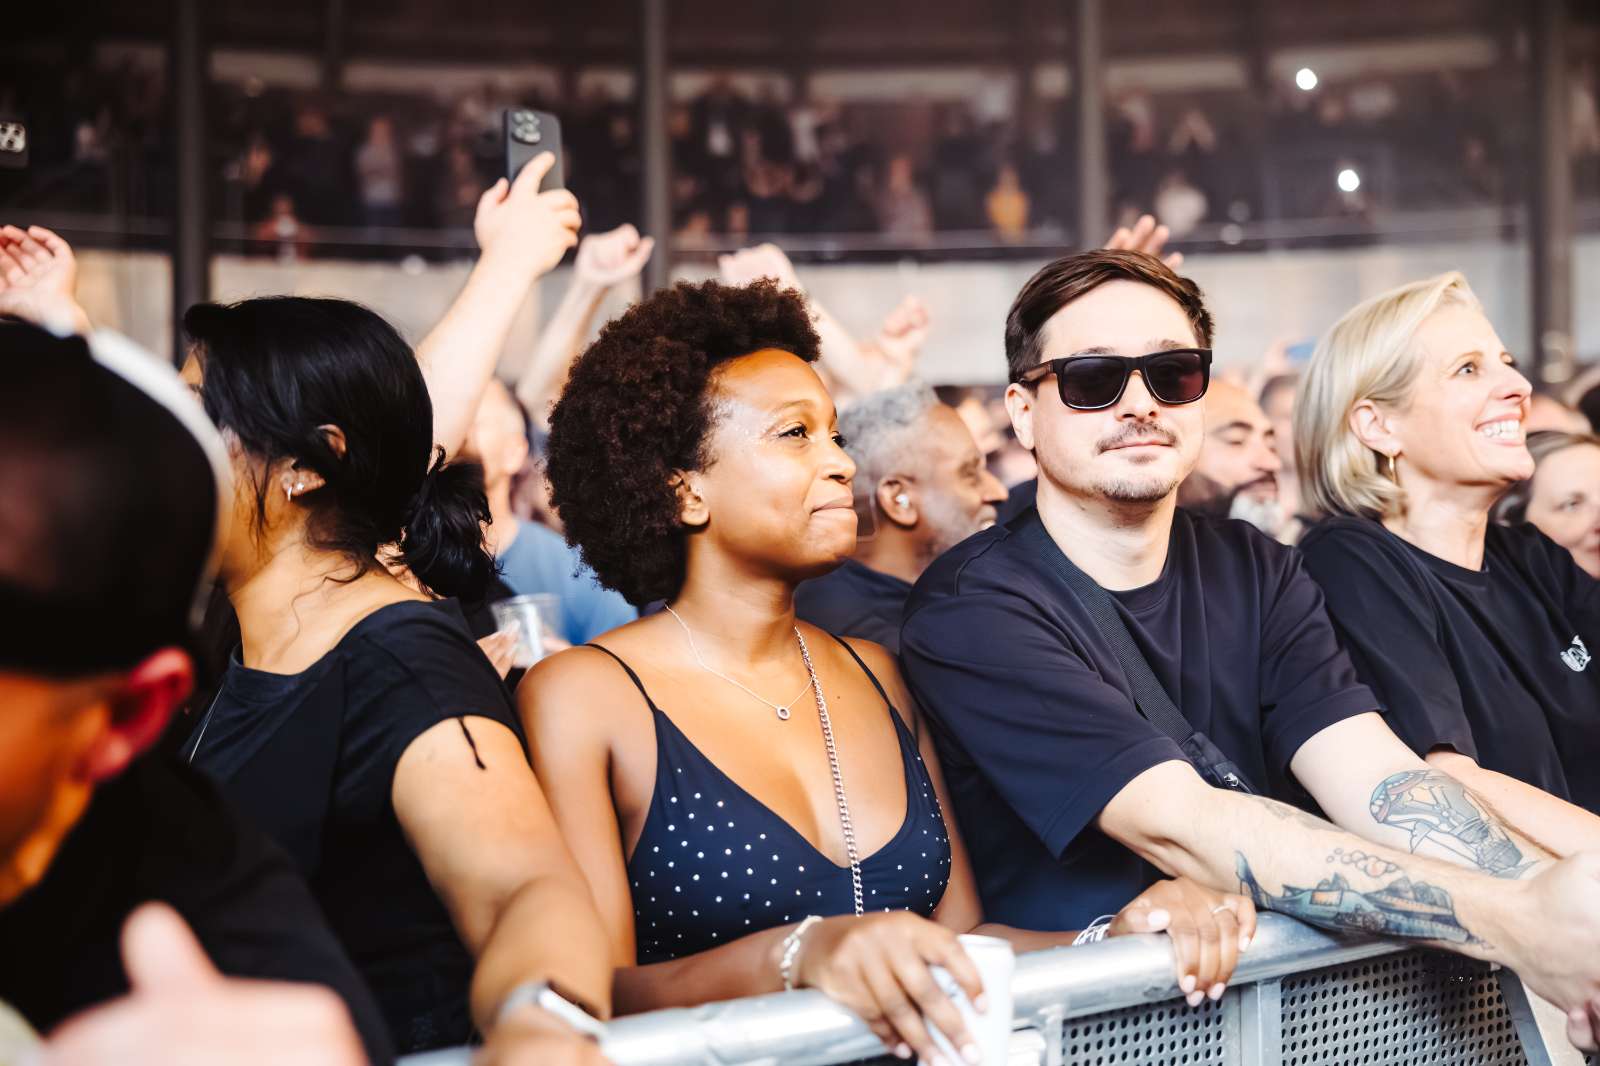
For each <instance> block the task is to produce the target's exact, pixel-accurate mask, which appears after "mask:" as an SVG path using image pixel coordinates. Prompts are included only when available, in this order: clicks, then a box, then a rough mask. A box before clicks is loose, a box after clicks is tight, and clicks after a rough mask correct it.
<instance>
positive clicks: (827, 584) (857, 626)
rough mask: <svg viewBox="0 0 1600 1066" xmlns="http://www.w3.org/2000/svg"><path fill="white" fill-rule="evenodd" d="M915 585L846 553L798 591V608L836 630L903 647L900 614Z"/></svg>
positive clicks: (820, 624)
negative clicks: (840, 562)
mask: <svg viewBox="0 0 1600 1066" xmlns="http://www.w3.org/2000/svg"><path fill="white" fill-rule="evenodd" d="M910 595H911V585H910V584H909V583H907V582H905V581H902V580H901V579H900V578H898V577H895V576H894V575H893V574H885V573H883V572H882V571H880V570H874V569H872V568H871V567H870V566H866V565H864V564H862V563H858V562H856V561H855V560H854V559H846V560H845V562H844V565H843V566H841V567H839V569H837V570H835V571H834V572H833V573H831V574H826V575H824V576H822V577H817V578H812V579H811V580H810V581H805V582H802V583H801V584H800V587H799V588H797V589H795V591H794V611H795V614H797V615H799V616H800V617H801V618H803V619H804V620H805V621H807V622H810V623H811V624H812V625H814V626H816V627H817V628H818V629H823V630H826V631H827V632H829V633H832V634H834V635H835V636H840V637H860V638H861V639H862V640H870V641H872V642H874V643H876V644H882V645H883V646H884V647H885V648H888V649H889V650H890V651H899V650H900V619H901V616H903V615H904V614H905V610H906V598H907V597H908V596H910Z"/></svg>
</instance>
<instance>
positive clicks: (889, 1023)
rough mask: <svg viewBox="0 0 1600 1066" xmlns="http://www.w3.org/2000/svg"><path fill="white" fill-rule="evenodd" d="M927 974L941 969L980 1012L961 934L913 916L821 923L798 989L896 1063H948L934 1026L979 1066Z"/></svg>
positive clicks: (806, 948)
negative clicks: (824, 1003)
mask: <svg viewBox="0 0 1600 1066" xmlns="http://www.w3.org/2000/svg"><path fill="white" fill-rule="evenodd" d="M930 966H942V967H944V969H945V970H946V971H948V972H949V974H950V976H951V977H952V978H954V979H955V982H956V984H957V985H959V986H960V987H961V989H962V991H964V992H966V994H967V996H968V997H969V998H970V999H971V1000H972V1003H973V1007H974V1009H976V1010H978V1011H979V1012H980V1013H981V1012H982V1011H983V1009H984V1006H985V1003H984V999H983V978H982V977H981V976H980V975H979V973H978V968H977V967H976V966H975V965H973V963H972V960H971V959H969V958H968V957H967V953H966V952H965V951H964V950H962V947H961V943H960V941H958V940H957V939H956V934H955V933H954V932H953V931H952V930H950V929H946V928H945V927H944V926H942V925H939V924H937V923H935V922H931V921H929V920H928V919H926V918H923V917H920V916H918V915H915V914H912V913H910V912H908V911H896V912H893V913H884V914H867V915H863V916H862V917H860V918H857V917H855V916H854V915H842V916H840V917H836V918H826V919H823V920H822V921H821V922H818V923H817V925H816V928H814V929H812V930H811V932H810V933H809V935H807V936H806V938H805V939H804V940H803V941H802V942H801V948H800V956H799V959H798V960H797V962H796V966H795V970H796V973H797V975H798V980H797V981H796V984H797V985H799V986H800V987H803V988H815V989H817V990H818V991H820V992H824V993H826V994H827V995H828V997H829V998H831V999H833V1000H834V1001H836V1002H838V1003H841V1004H843V1005H844V1006H846V1007H848V1008H850V1009H851V1010H852V1011H854V1012H855V1013H856V1014H857V1015H859V1016H860V1017H861V1019H862V1020H863V1021H865V1022H866V1023H867V1025H868V1026H870V1027H871V1028H872V1031H873V1032H874V1033H875V1034H877V1036H878V1039H880V1040H882V1041H883V1043H884V1045H885V1046H886V1047H889V1048H891V1049H893V1051H894V1054H895V1055H896V1056H897V1057H899V1058H902V1059H910V1058H913V1057H915V1058H919V1059H921V1060H922V1061H923V1062H925V1063H939V1062H944V1061H945V1058H944V1057H943V1056H942V1055H941V1054H940V1052H939V1047H938V1045H937V1044H935V1043H934V1042H933V1038H932V1037H931V1036H930V1035H929V1033H928V1027H929V1026H930V1025H932V1026H936V1027H937V1028H938V1029H939V1030H940V1031H941V1032H943V1033H944V1034H945V1036H947V1037H948V1038H949V1039H950V1044H951V1046H953V1047H955V1048H957V1049H958V1050H959V1051H960V1052H961V1054H962V1056H963V1057H965V1058H966V1059H967V1061H969V1062H973V1061H976V1058H975V1056H977V1055H978V1047H977V1044H976V1043H974V1042H973V1039H972V1036H971V1034H969V1033H968V1032H967V1027H966V1025H965V1023H963V1022H962V1020H961V1012H960V1011H958V1010H957V1009H956V1006H955V1004H954V1003H953V1002H951V1000H950V997H949V996H947V995H945V993H944V991H943V990H942V989H940V987H939V986H938V984H937V983H936V982H935V981H934V979H933V974H931V973H929V972H928V967H930ZM949 1066H958V1064H956V1063H950V1064H949Z"/></svg>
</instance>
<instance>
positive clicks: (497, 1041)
mask: <svg viewBox="0 0 1600 1066" xmlns="http://www.w3.org/2000/svg"><path fill="white" fill-rule="evenodd" d="M609 1062H610V1060H608V1059H607V1058H606V1057H605V1056H604V1055H602V1054H600V1046H599V1045H598V1044H596V1043H595V1042H594V1041H593V1040H591V1039H589V1038H588V1037H586V1036H584V1035H583V1034H582V1033H579V1032H577V1031H576V1030H575V1029H573V1028H572V1027H571V1026H570V1025H568V1024H567V1023H566V1022H563V1021H562V1020H561V1019H559V1018H557V1017H555V1016H554V1015H552V1014H547V1013H545V1012H544V1011H542V1010H539V1009H537V1008H535V1007H525V1008H523V1009H522V1010H519V1011H517V1012H516V1013H514V1014H512V1015H510V1016H509V1017H508V1018H506V1019H505V1020H504V1021H502V1022H501V1023H500V1024H499V1025H496V1026H495V1027H494V1031H493V1032H491V1033H490V1034H489V1039H488V1040H486V1041H484V1044H483V1050H481V1051H479V1052H478V1054H477V1055H476V1056H474V1057H473V1060H472V1066H609Z"/></svg>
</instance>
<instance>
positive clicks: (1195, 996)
mask: <svg viewBox="0 0 1600 1066" xmlns="http://www.w3.org/2000/svg"><path fill="white" fill-rule="evenodd" d="M1184 998H1185V999H1186V1000H1188V1002H1189V1006H1191V1007H1198V1006H1199V1005H1200V1002H1201V1000H1203V999H1205V998H1206V994H1205V993H1204V992H1201V991H1198V990H1197V991H1194V992H1190V993H1189V994H1188V995H1187V996H1185V997H1184Z"/></svg>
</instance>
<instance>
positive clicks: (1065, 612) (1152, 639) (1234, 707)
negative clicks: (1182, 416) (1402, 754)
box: [900, 510, 1377, 930]
mask: <svg viewBox="0 0 1600 1066" xmlns="http://www.w3.org/2000/svg"><path fill="white" fill-rule="evenodd" d="M1038 521H1039V515H1038V512H1037V511H1036V510H1028V511H1026V512H1024V513H1023V514H1021V515H1019V516H1017V517H1016V518H1015V519H1013V520H1012V521H1011V522H1010V523H1007V524H1006V525H1004V526H995V527H993V528H992V529H988V530H985V531H984V532H982V533H979V534H977V535H976V536H974V537H972V538H970V539H968V540H967V541H965V542H963V543H962V544H960V545H958V546H957V547H956V548H954V549H952V550H951V551H949V552H947V553H946V554H945V555H944V556H942V557H941V558H939V559H938V560H937V561H935V562H934V564H933V565H932V566H931V567H929V568H928V570H927V572H926V573H924V574H923V576H922V579H921V580H920V581H918V582H917V585H916V587H915V589H914V590H913V591H912V594H911V599H910V601H909V602H908V603H907V605H906V620H905V626H904V629H903V630H902V632H901V638H900V639H901V644H900V657H901V662H902V666H903V669H904V671H905V675H906V680H907V681H908V682H909V683H910V685H911V689H912V692H913V693H914V694H915V695H916V697H917V699H918V701H919V702H920V703H921V705H922V707H923V708H924V709H925V710H926V711H927V713H928V716H929V719H930V721H931V722H932V723H933V729H934V736H935V739H936V741H937V743H938V747H939V755H940V758H941V761H942V762H943V764H944V770H945V778H946V781H947V782H948V785H949V791H950V798H951V802H952V804H953V805H954V807H955V812H956V817H957V821H958V822H959V824H960V826H961V828H962V831H963V832H964V834H965V839H966V842H967V849H968V851H970V852H971V855H972V864H973V868H974V870H975V871H976V873H977V876H978V886H979V889H980V891H981V893H982V896H983V904H984V912H985V917H986V918H987V919H988V920H990V921H995V922H1003V923H1005V924H1007V925H1012V926H1018V927H1021V928H1025V929H1041V930H1061V929H1079V928H1082V927H1083V926H1084V925H1086V924H1087V923H1088V922H1090V921H1091V920H1093V919H1094V918H1095V917H1096V916H1098V915H1101V914H1110V913H1113V912H1115V911H1117V910H1119V909H1120V908H1121V907H1123V906H1124V905H1125V904H1127V903H1128V901H1129V900H1131V899H1133V897H1134V896H1136V895H1138V894H1139V892H1141V891H1142V890H1143V889H1145V888H1146V887H1148V886H1149V885H1150V884H1152V883H1154V882H1155V881H1156V880H1157V879H1158V878H1159V877H1160V874H1159V872H1158V871H1156V870H1155V868H1154V867H1152V866H1150V865H1148V864H1147V863H1144V862H1143V861H1142V860H1140V859H1139V858H1138V857H1137V856H1136V855H1134V853H1133V852H1131V851H1129V850H1128V849H1127V848H1125V847H1123V846H1122V845H1121V844H1118V843H1117V842H1115V841H1113V840H1111V839H1110V838H1109V837H1107V836H1105V835H1104V834H1102V833H1101V832H1100V831H1099V830H1098V829H1096V828H1095V826H1094V822H1095V819H1096V818H1097V817H1098V816H1099V814H1100V812H1101V810H1102V809H1104V807H1105V805H1106V804H1107V803H1108V802H1109V801H1110V800H1111V799H1112V798H1113V797H1114V796H1116V794H1117V793H1118V792H1120V791H1121V790H1122V789H1123V787H1124V786H1125V785H1127V784H1128V782H1130V781H1132V780H1133V779H1134V778H1135V777H1137V776H1138V775H1139V774H1141V773H1143V772H1144V771H1146V770H1148V769H1150V768H1151V767H1153V766H1156V765H1158V764H1160V763H1164V762H1170V761H1173V760H1179V761H1182V760H1183V759H1184V755H1183V752H1182V751H1181V749H1180V748H1179V747H1178V745H1177V743H1176V742H1174V741H1173V740H1171V739H1169V738H1168V737H1167V736H1166V735H1165V734H1164V733H1162V732H1161V731H1160V730H1158V729H1157V728H1156V727H1155V726H1153V725H1151V724H1150V723H1149V722H1148V721H1146V720H1145V719H1144V717H1143V716H1141V715H1140V713H1139V711H1138V709H1137V708H1136V707H1135V705H1134V702H1133V696H1132V690H1131V688H1130V686H1129V685H1128V682H1127V679H1126V678H1125V676H1124V675H1123V671H1122V668H1121V666H1120V665H1119V664H1118V662H1117V660H1116V657H1115V655H1114V654H1113V652H1112V650H1111V645H1110V644H1109V643H1108V642H1107V640H1106V639H1105V637H1104V636H1102V635H1101V633H1100V631H1099V630H1098V629H1097V628H1096V627H1095V626H1094V623H1093V621H1092V620H1091V618H1090V616H1089V613H1088V611H1087V610H1086V609H1085V608H1084V607H1083V605H1082V604H1081V603H1080V602H1079V601H1078V599H1077V597H1076V596H1075V595H1074V594H1073V592H1072V590H1071V588H1070V587H1068V586H1067V584H1066V583H1065V582H1064V581H1063V580H1062V579H1061V578H1060V577H1059V576H1058V575H1057V574H1056V573H1055V571H1054V569H1053V568H1052V567H1050V566H1048V565H1047V564H1046V562H1045V561H1044V560H1043V559H1040V558H1038V557H1037V556H1036V555H1035V553H1034V551H1033V550H1032V549H1030V548H1028V547H1026V546H1024V545H1023V544H1022V543H1020V540H1021V538H1019V537H1018V536H1016V531H1019V530H1021V529H1023V528H1024V524H1025V523H1036V522H1038ZM1112 597H1113V599H1114V600H1115V601H1116V603H1117V605H1118V608H1119V610H1120V611H1121V614H1122V617H1123V620H1124V621H1125V622H1126V624H1127V627H1128V630H1129V632H1130V633H1131V634H1132V635H1133V638H1134V640H1135V642H1136V643H1137V644H1138V646H1139V650H1140V651H1141V652H1142V653H1143V654H1144V656H1145V658H1146V660H1147V661H1148V662H1149V664H1150V668H1151V670H1152V671H1153V672H1154V673H1155V675H1156V677H1157V679H1158V680H1160V682H1161V684H1162V685H1163V687H1165V688H1166V690H1167V692H1168V693H1169V694H1170V695H1171V696H1172V697H1173V701H1174V702H1175V703H1176V704H1177V706H1178V708H1179V710H1181V711H1182V712H1183V715H1184V717H1185V718H1186V719H1187V720H1188V721H1189V722H1190V723H1191V724H1192V725H1193V726H1194V727H1195V728H1196V729H1199V730H1200V731H1202V732H1204V733H1205V734H1206V735H1207V736H1209V737H1210V738H1211V740H1212V741H1213V742H1214V743H1215V744H1216V745H1217V747H1218V748H1219V749H1220V750H1221V751H1222V752H1223V754H1224V755H1226V756H1227V757H1228V758H1229V759H1231V760H1232V761H1233V762H1234V763H1235V764H1237V766H1238V767H1239V768H1240V769H1241V770H1242V771H1243V772H1244V774H1245V776H1246V777H1248V778H1249V779H1250V780H1251V781H1252V782H1253V783H1254V784H1255V786H1256V788H1257V789H1258V790H1265V791H1270V792H1271V793H1272V794H1274V795H1277V796H1279V797H1281V798H1293V796H1294V795H1295V789H1294V788H1293V787H1292V784H1291V782H1290V779H1289V776H1288V767H1289V761H1290V759H1292V758H1293V757H1294V754H1295V752H1296V751H1298V750H1299V748H1300V745H1301V744H1303V743H1305V742H1306V741H1307V740H1308V739H1310V738H1311V737H1312V736H1315V735H1316V734H1317V733H1319V732H1321V731H1322V730H1323V729H1325V728H1327V727H1328V726H1330V725H1333V724H1334V723H1336V722H1339V721H1342V720H1344V719H1346V718H1349V717H1352V716H1354V715H1357V714H1362V713H1365V712H1368V711H1373V710H1376V709H1377V701H1376V700H1375V699H1374V698H1373V696H1372V693H1371V692H1369V691H1368V690H1367V688H1366V687H1365V686H1364V685H1362V684H1361V683H1360V682H1359V681H1358V680H1357V679H1356V675H1355V670H1354V669H1353V668H1352V666H1351V664H1350V660H1349V658H1348V657H1347V656H1346V655H1345V653H1344V651H1343V650H1342V649H1341V648H1340V647H1339V644H1338V641H1337V640H1336V638H1335V636H1334V631H1333V626H1332V624H1331V623H1330V622H1329V621H1328V616H1327V614H1326V612H1325V611H1324V609H1323V601H1322V593H1321V591H1320V590H1319V589H1318V588H1317V586H1316V584H1315V583H1314V582H1312V581H1311V579H1310V578H1309V577H1307V576H1306V574H1305V572H1304V570H1303V569H1302V568H1301V565H1300V558H1299V555H1298V553H1297V552H1295V550H1294V549H1292V548H1286V547H1284V546H1283V545H1281V544H1278V543H1277V542H1276V541H1273V540H1271V539H1269V538H1267V537H1266V536H1264V535H1262V534H1261V533H1259V532H1257V531H1256V530H1255V529H1254V528H1253V527H1251V526H1249V525H1247V524H1245V523H1244V522H1236V521H1215V520H1210V519H1202V518H1197V517H1195V516H1193V515H1190V514H1188V513H1187V512H1185V511H1182V510H1179V511H1178V512H1177V514H1176V516H1175V518H1174V520H1173V525H1172V539H1171V542H1170V544H1169V546H1168V550H1167V562H1166V566H1165V568H1164V569H1163V571H1162V574H1161V577H1160V578H1159V579H1157V580H1156V581H1155V582H1153V583H1151V584H1149V585H1146V586H1145V587H1143V588H1139V589H1132V590H1129V591H1126V592H1116V593H1113V594H1112ZM1183 816H1184V815H1183V812H1181V811H1174V812H1173V817H1175V818H1179V817H1183Z"/></svg>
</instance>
